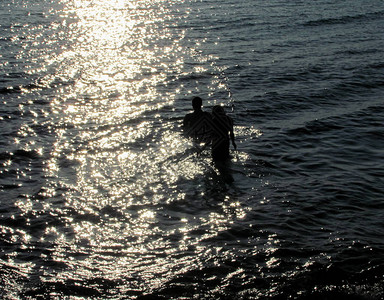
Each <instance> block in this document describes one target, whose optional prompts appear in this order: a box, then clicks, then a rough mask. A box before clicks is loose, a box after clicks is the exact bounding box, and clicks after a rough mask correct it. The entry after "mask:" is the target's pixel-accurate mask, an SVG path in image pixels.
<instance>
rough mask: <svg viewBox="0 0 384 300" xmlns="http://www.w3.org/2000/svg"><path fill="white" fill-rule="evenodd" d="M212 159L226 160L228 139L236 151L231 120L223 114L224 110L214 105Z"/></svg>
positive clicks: (227, 156)
mask: <svg viewBox="0 0 384 300" xmlns="http://www.w3.org/2000/svg"><path fill="white" fill-rule="evenodd" d="M211 126H212V158H213V159H214V160H216V161H217V160H218V161H224V160H227V159H228V158H229V157H230V156H229V139H231V141H232V145H233V148H234V149H235V150H236V149H237V145H236V143H235V134H234V133H233V120H232V118H231V117H229V116H227V115H226V114H225V111H224V108H223V107H222V106H220V105H216V106H214V107H213V108H212V125H211Z"/></svg>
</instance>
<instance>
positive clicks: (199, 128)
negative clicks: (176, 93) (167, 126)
mask: <svg viewBox="0 0 384 300" xmlns="http://www.w3.org/2000/svg"><path fill="white" fill-rule="evenodd" d="M202 105H203V100H202V99H201V98H200V97H194V98H193V99H192V107H193V113H189V114H186V115H185V117H184V120H183V128H184V134H185V135H186V136H187V137H190V138H192V139H193V141H194V142H196V143H207V142H209V141H210V136H211V130H210V128H211V126H210V123H211V120H212V116H211V114H210V113H208V112H205V111H203V110H202V109H201V107H202Z"/></svg>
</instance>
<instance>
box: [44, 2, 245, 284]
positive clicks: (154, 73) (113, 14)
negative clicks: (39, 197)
mask: <svg viewBox="0 0 384 300" xmlns="http://www.w3.org/2000/svg"><path fill="white" fill-rule="evenodd" d="M171 7H172V1H130V2H128V3H126V1H67V2H66V8H65V10H64V11H63V15H64V16H65V17H64V19H63V26H66V29H65V30H66V31H65V34H66V35H67V38H68V40H69V41H70V42H69V43H68V44H67V45H66V47H65V48H63V51H62V53H61V54H60V55H58V56H57V57H55V58H53V59H52V60H51V61H50V62H49V64H51V65H55V66H57V72H56V74H55V78H46V81H47V82H49V81H50V80H51V81H52V82H55V81H57V80H59V79H60V80H61V81H63V82H68V83H69V84H68V85H67V86H65V85H64V86H63V87H62V88H61V89H59V90H58V94H57V96H56V99H54V101H53V102H52V111H53V112H54V118H55V119H56V123H57V124H58V125H59V126H60V127H59V128H58V130H57V136H58V138H57V141H56V143H55V144H54V149H53V153H52V158H51V160H50V161H49V163H48V164H47V165H46V173H47V175H49V176H50V177H51V178H52V177H54V178H56V180H57V185H58V186H62V188H64V189H65V192H64V197H65V199H66V204H65V207H64V208H58V209H59V210H63V211H69V217H68V218H67V222H68V225H67V227H68V228H67V231H68V233H67V234H65V237H64V236H63V235H62V234H60V233H59V232H57V231H55V228H54V227H53V228H52V229H51V230H50V232H49V233H48V232H47V235H49V236H50V237H51V238H52V237H56V241H57V246H56V251H55V255H56V256H55V259H56V260H57V261H62V262H63V263H65V264H66V265H67V268H65V269H63V270H62V272H59V273H60V274H56V275H57V276H56V278H55V279H54V280H56V281H58V282H59V281H65V280H67V279H73V280H80V278H81V279H82V280H84V279H86V278H88V279H91V278H95V277H99V278H108V279H109V280H117V279H120V280H124V278H125V279H126V280H128V281H130V282H131V283H132V284H131V285H132V289H135V288H136V289H137V288H140V287H141V285H143V282H146V281H150V284H146V285H145V288H146V289H148V288H149V286H151V288H156V286H159V285H160V284H161V283H162V282H164V281H167V280H169V278H171V277H173V276H175V275H176V274H178V273H180V272H185V271H186V270H187V269H193V268H196V266H198V265H199V261H202V260H204V259H205V258H204V257H209V256H210V255H211V254H210V251H211V250H208V248H207V246H204V245H200V243H201V241H203V240H206V239H209V238H212V237H214V236H216V235H217V234H218V232H220V231H223V230H225V229H227V228H228V226H230V224H231V222H232V220H233V219H234V218H244V216H245V215H246V213H247V211H246V209H244V207H243V206H242V205H241V204H240V202H238V201H237V200H236V199H232V198H231V196H230V195H227V194H226V192H225V187H224V186H222V185H219V186H216V183H214V182H215V180H217V179H215V176H217V175H216V173H215V171H214V167H213V166H212V165H211V163H210V159H209V155H207V154H204V153H203V154H202V155H201V156H200V157H199V159H196V153H194V152H195V150H193V145H192V144H191V143H190V142H187V141H186V140H185V139H184V138H183V136H182V135H181V134H180V129H179V128H178V125H177V124H176V123H175V122H174V121H171V120H172V119H171V120H170V119H169V118H168V117H166V116H165V114H168V115H172V114H173V112H174V111H173V109H171V108H170V107H172V104H173V101H174V99H175V97H177V92H178V91H179V90H180V87H176V88H173V89H169V88H164V87H166V86H167V85H168V84H169V82H172V81H175V80H178V76H180V77H181V78H182V77H183V76H189V73H188V72H193V73H197V74H198V73H204V72H207V70H206V68H203V67H201V66H198V65H196V66H194V65H193V64H192V66H191V68H192V71H188V72H186V71H185V70H183V68H184V67H185V62H184V57H186V54H185V53H184V52H189V53H194V52H196V53H197V51H196V50H195V49H193V48H192V47H189V46H188V47H185V45H184V46H183V45H182V44H181V43H182V40H183V38H184V34H185V30H184V29H175V28H173V27H172V24H173V21H172V19H173V18H183V15H185V14H188V11H187V10H186V11H184V12H180V11H178V10H171ZM197 44H198V43H197ZM196 59H197V60H204V59H205V60H207V58H196ZM175 74H181V75H177V76H176V75H175ZM169 77H170V78H171V81H170V80H169ZM212 80H213V82H212V86H214V85H215V86H216V85H220V82H218V79H217V77H215V76H214V78H213V79H212ZM181 85H182V84H181ZM220 89H222V90H224V91H225V90H226V87H225V85H223V84H222V85H221V87H220V86H219V88H218V90H220ZM188 105H189V104H188ZM187 109H189V107H188V108H187ZM206 151H207V150H206ZM207 172H208V177H207ZM209 174H211V175H209ZM211 177H212V178H213V180H212V179H211ZM215 195H216V196H217V195H218V197H219V199H221V200H222V201H223V202H222V203H221V204H216V203H212V204H209V201H212V199H214V198H215V197H216V196H215ZM197 199H199V201H198V202H196V200H197ZM217 251H220V250H217ZM159 276H161V277H159ZM48 280H51V279H48ZM123 289H126V290H129V289H130V284H127V282H125V287H124V288H123Z"/></svg>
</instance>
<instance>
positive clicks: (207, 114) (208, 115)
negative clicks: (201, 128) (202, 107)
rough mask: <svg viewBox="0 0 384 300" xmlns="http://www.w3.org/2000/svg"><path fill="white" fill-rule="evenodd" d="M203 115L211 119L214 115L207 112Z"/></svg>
mask: <svg viewBox="0 0 384 300" xmlns="http://www.w3.org/2000/svg"><path fill="white" fill-rule="evenodd" d="M203 115H204V116H205V117H209V118H211V117H212V114H211V113H210V112H207V111H203Z"/></svg>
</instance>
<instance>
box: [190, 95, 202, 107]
mask: <svg viewBox="0 0 384 300" xmlns="http://www.w3.org/2000/svg"><path fill="white" fill-rule="evenodd" d="M202 105H203V100H202V99H201V98H200V97H195V98H193V99H192V107H193V109H194V110H200V109H201V106H202Z"/></svg>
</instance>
